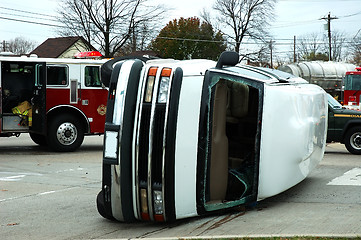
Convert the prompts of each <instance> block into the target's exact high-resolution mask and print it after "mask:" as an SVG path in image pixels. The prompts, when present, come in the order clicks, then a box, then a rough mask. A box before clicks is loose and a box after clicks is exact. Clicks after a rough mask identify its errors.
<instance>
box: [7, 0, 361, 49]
mask: <svg viewBox="0 0 361 240" xmlns="http://www.w3.org/2000/svg"><path fill="white" fill-rule="evenodd" d="M149 1H154V2H159V3H163V4H165V5H167V6H169V7H171V8H173V10H171V11H170V12H169V13H168V15H169V17H167V18H166V19H167V21H169V20H172V19H174V18H179V17H192V16H199V13H200V11H201V10H202V9H203V8H206V9H208V10H209V11H212V8H211V7H212V4H213V3H214V1H212V0H149ZM58 2H59V1H58V0H1V2H0V40H1V41H3V40H6V41H8V40H11V39H14V38H15V37H18V36H22V37H25V38H26V39H29V40H33V41H36V42H38V43H39V44H40V43H42V42H43V41H45V40H46V39H47V38H51V37H56V33H55V32H54V28H53V27H50V26H44V25H38V24H33V23H24V22H18V21H14V20H7V19H4V18H11V19H18V20H26V21H31V22H46V23H48V24H54V25H56V24H57V23H56V22H52V21H48V20H45V19H49V18H50V17H51V16H54V15H55V10H56V8H57V7H58ZM360 3H361V0H279V1H278V3H277V4H276V7H275V21H274V22H273V23H272V27H271V29H270V30H271V33H272V34H273V38H274V40H275V42H276V44H280V45H281V44H291V42H292V39H293V36H296V37H300V36H302V35H305V34H309V33H314V32H317V33H320V34H324V33H326V31H325V30H324V24H326V21H325V20H320V18H322V17H325V16H327V14H328V13H329V12H331V16H332V17H337V19H335V20H332V21H331V29H332V30H338V31H343V32H345V34H346V36H347V37H349V38H352V37H354V36H356V35H358V36H361V30H360V29H361V25H360V22H361V4H360ZM28 12H30V13H28ZM31 13H34V14H31ZM46 15H48V16H46ZM23 16H30V17H32V18H29V17H27V18H24V17H23ZM39 18H40V19H39Z"/></svg>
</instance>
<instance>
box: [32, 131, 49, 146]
mask: <svg viewBox="0 0 361 240" xmlns="http://www.w3.org/2000/svg"><path fill="white" fill-rule="evenodd" d="M29 135H30V138H31V140H33V142H34V143H36V144H38V145H40V146H46V145H47V142H46V137H45V136H44V135H40V134H36V133H30V134H29Z"/></svg>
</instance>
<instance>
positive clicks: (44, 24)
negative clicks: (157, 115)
mask: <svg viewBox="0 0 361 240" xmlns="http://www.w3.org/2000/svg"><path fill="white" fill-rule="evenodd" d="M0 19H4V20H9V21H16V22H22V23H31V24H38V25H43V26H49V27H60V28H64V27H65V26H60V25H55V24H49V23H41V22H34V21H27V20H21V19H15V18H7V17H1V16H0Z"/></svg>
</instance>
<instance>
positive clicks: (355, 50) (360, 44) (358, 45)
mask: <svg viewBox="0 0 361 240" xmlns="http://www.w3.org/2000/svg"><path fill="white" fill-rule="evenodd" d="M348 53H349V54H350V55H351V62H352V63H354V64H356V65H358V66H361V37H356V38H353V39H352V41H351V42H350V44H349V46H348Z"/></svg>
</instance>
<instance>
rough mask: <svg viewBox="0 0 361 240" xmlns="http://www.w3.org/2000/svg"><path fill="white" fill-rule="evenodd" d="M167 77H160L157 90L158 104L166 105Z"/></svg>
mask: <svg viewBox="0 0 361 240" xmlns="http://www.w3.org/2000/svg"><path fill="white" fill-rule="evenodd" d="M169 81H170V78H169V77H162V79H161V80H160V84H159V90H158V103H166V102H167V99H168V89H169Z"/></svg>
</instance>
